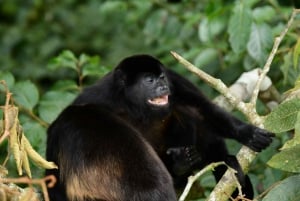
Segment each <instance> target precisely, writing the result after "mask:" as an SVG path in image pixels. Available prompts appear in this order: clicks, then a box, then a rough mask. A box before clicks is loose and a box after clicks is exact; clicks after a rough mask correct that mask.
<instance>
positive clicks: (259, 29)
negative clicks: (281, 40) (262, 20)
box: [247, 23, 273, 66]
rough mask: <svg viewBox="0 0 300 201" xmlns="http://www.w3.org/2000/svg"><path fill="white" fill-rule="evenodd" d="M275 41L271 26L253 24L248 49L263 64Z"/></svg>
mask: <svg viewBox="0 0 300 201" xmlns="http://www.w3.org/2000/svg"><path fill="white" fill-rule="evenodd" d="M272 43H273V36H272V32H271V28H270V27H269V26H268V25H267V24H255V23H253V24H252V26H251V34H250V39H249V41H248V44H247V50H248V53H249V54H250V56H251V57H252V58H253V59H254V60H255V61H256V62H257V63H258V64H259V65H260V66H263V65H264V63H265V62H266V60H267V57H268V54H269V49H270V48H271V46H272Z"/></svg>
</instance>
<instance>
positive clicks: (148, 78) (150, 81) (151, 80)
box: [144, 76, 154, 84]
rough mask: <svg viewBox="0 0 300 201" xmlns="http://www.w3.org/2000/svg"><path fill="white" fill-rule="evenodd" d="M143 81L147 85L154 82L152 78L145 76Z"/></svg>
mask: <svg viewBox="0 0 300 201" xmlns="http://www.w3.org/2000/svg"><path fill="white" fill-rule="evenodd" d="M144 80H145V81H146V82H147V83H150V84H151V83H153V82H154V77H153V76H146V77H145V78H144Z"/></svg>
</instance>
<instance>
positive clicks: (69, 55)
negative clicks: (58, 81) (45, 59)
mask: <svg viewBox="0 0 300 201" xmlns="http://www.w3.org/2000/svg"><path fill="white" fill-rule="evenodd" d="M77 62H78V60H77V58H76V57H75V55H74V54H73V52H71V51H69V50H65V51H63V52H62V53H61V54H60V55H58V56H57V57H55V58H54V59H52V60H51V61H50V62H49V65H48V68H50V69H51V70H56V69H58V68H71V69H73V70H75V71H77Z"/></svg>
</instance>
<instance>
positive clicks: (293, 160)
mask: <svg viewBox="0 0 300 201" xmlns="http://www.w3.org/2000/svg"><path fill="white" fill-rule="evenodd" d="M299 153H300V145H296V146H294V147H292V148H290V149H284V150H282V151H281V152H279V153H278V154H275V155H274V156H273V157H272V158H271V159H270V160H269V161H268V165H270V166H271V167H273V168H276V169H280V170H283V171H287V172H295V173H300V155H299Z"/></svg>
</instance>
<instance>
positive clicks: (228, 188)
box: [171, 9, 300, 201]
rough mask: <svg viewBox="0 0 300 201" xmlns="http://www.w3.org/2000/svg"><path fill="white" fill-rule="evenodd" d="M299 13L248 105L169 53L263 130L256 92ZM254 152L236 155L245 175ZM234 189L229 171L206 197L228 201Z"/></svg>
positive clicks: (278, 39) (245, 150)
mask: <svg viewBox="0 0 300 201" xmlns="http://www.w3.org/2000/svg"><path fill="white" fill-rule="evenodd" d="M298 13H300V10H299V9H294V10H293V13H292V15H291V17H290V19H289V21H288V23H287V26H286V27H285V29H284V30H283V31H282V32H281V34H280V35H279V36H278V37H276V38H275V41H274V45H273V48H272V51H271V53H270V55H269V57H268V59H267V61H266V64H265V65H264V67H263V70H262V71H261V73H260V76H259V78H258V81H257V84H256V86H255V88H254V91H253V95H252V97H251V100H250V102H249V103H245V102H243V101H241V100H239V99H238V98H236V97H235V95H234V94H233V93H232V92H231V91H230V89H229V88H228V87H226V85H225V84H224V83H223V82H222V81H221V80H219V79H216V78H214V77H212V76H210V75H208V74H206V73H205V72H203V71H202V70H200V69H199V68H197V67H195V66H194V65H193V64H191V63H190V62H188V61H187V60H185V59H184V58H182V57H181V56H180V55H179V54H177V53H176V52H171V54H172V55H173V56H174V57H175V58H176V59H177V60H178V61H179V62H180V63H181V64H183V65H184V66H185V67H186V68H187V69H188V70H190V71H191V72H193V73H195V74H196V75H198V76H199V77H200V79H202V80H203V81H205V82H206V83H208V84H209V85H210V86H212V87H213V88H214V89H216V90H218V91H219V92H220V93H221V94H222V95H223V96H224V97H226V98H227V99H228V101H229V102H230V104H232V105H233V106H234V107H235V108H237V109H238V110H239V111H241V112H242V113H243V114H244V115H245V116H246V117H247V118H248V119H249V121H250V122H251V123H252V124H254V125H256V126H258V127H260V128H263V120H262V118H261V117H260V116H259V115H258V114H257V112H256V101H257V96H258V92H259V89H260V86H261V83H262V82H263V80H264V79H265V77H266V74H267V73H268V72H269V70H270V66H271V63H272V61H273V58H274V56H275V54H276V52H277V50H278V47H279V45H280V43H281V41H282V39H283V38H284V37H285V35H286V33H287V31H288V30H289V28H290V26H291V25H292V23H293V21H294V18H295V16H296V15H297V14H298ZM256 154H257V153H256V152H254V151H252V150H251V149H249V148H248V147H246V146H243V147H242V148H241V150H240V151H239V153H238V154H237V159H238V161H239V163H240V164H241V167H242V169H243V171H244V172H245V173H247V172H248V169H249V166H250V164H251V162H252V161H253V160H254V158H255V156H256ZM235 188H236V183H235V182H234V178H233V177H231V176H230V171H226V173H225V174H224V176H223V177H222V179H221V180H220V181H219V182H218V184H217V185H216V186H215V189H214V190H213V191H212V193H211V194H210V196H209V197H208V199H207V200H208V201H216V200H218V201H225V200H227V199H228V197H229V195H231V194H232V192H233V191H234V189H235Z"/></svg>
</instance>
